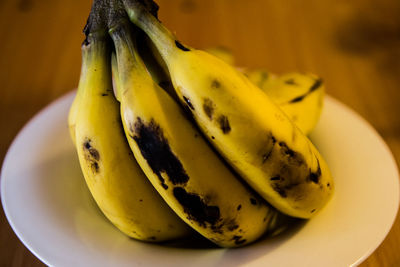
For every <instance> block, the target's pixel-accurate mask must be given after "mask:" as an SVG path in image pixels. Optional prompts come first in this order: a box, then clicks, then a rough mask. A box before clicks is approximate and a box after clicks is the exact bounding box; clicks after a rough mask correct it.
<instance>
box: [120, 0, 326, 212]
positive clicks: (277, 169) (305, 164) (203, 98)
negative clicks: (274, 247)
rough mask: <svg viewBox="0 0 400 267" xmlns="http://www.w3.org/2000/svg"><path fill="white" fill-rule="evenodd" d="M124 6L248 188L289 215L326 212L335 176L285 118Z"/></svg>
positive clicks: (134, 7) (128, 1)
mask: <svg viewBox="0 0 400 267" xmlns="http://www.w3.org/2000/svg"><path fill="white" fill-rule="evenodd" d="M123 2H124V5H125V8H126V11H127V13H128V15H129V17H130V19H131V21H132V22H133V23H135V24H136V25H137V26H139V27H140V28H141V29H142V30H143V31H145V32H146V33H147V35H148V36H149V37H150V39H151V40H152V41H153V43H154V44H155V45H156V47H157V49H158V50H159V52H160V54H161V56H162V57H163V59H164V61H165V62H166V65H167V66H168V70H169V73H170V76H171V79H172V83H173V85H174V88H175V90H176V92H177V95H178V96H179V99H180V100H181V102H182V103H183V104H185V105H186V106H187V107H188V109H189V110H190V111H191V112H192V115H193V118H194V119H195V121H196V122H197V124H198V126H199V127H200V128H201V129H202V131H203V133H204V135H205V136H207V137H208V139H209V141H210V142H211V143H212V144H213V145H214V146H215V147H216V148H217V150H218V151H219V152H220V153H221V154H222V155H223V157H224V158H225V159H226V160H227V161H228V162H229V163H230V164H231V165H232V166H233V167H234V168H235V170H236V171H237V172H238V173H239V174H240V175H241V176H242V177H243V178H244V179H245V180H246V181H247V182H248V183H249V185H250V186H251V187H252V188H253V189H255V190H256V191H257V192H258V193H259V194H261V195H262V196H263V197H264V198H265V199H266V200H267V201H268V202H269V203H271V204H272V205H273V206H274V207H276V208H277V209H278V210H280V211H282V212H284V213H286V214H288V215H291V216H295V217H300V218H310V217H312V216H313V215H314V214H315V213H316V212H317V211H319V210H321V209H322V207H324V205H325V204H326V203H327V201H328V200H329V198H330V196H331V193H332V189H333V181H332V177H331V174H330V171H329V169H328V166H327V164H326V162H325V160H324V159H323V158H322V156H321V155H320V153H319V152H318V151H317V149H316V148H315V147H314V146H313V144H312V143H311V142H310V141H309V139H308V138H307V137H306V136H305V135H304V134H303V133H302V132H301V131H300V130H299V129H298V128H297V127H296V126H295V125H294V124H293V123H292V121H291V120H290V119H289V118H288V117H287V115H286V114H284V113H283V111H282V110H281V109H279V108H278V106H276V105H275V104H274V103H273V102H272V101H271V100H270V99H269V97H268V96H267V95H266V94H265V93H264V92H263V91H262V90H260V89H259V88H258V87H256V86H255V85H254V84H253V83H252V82H250V81H249V80H248V79H247V78H246V77H245V76H244V75H243V74H241V73H240V72H239V71H237V70H236V69H234V68H233V67H232V66H230V65H228V64H226V63H225V62H223V61H222V60H220V59H218V58H216V57H214V56H212V55H210V54H208V53H206V52H203V51H200V50H195V49H192V48H189V47H187V46H185V45H183V44H182V43H180V42H179V41H178V40H176V38H175V37H174V36H173V35H172V33H171V32H170V31H169V30H168V29H166V28H165V27H164V26H163V25H162V24H161V22H160V21H158V20H157V19H155V18H154V17H153V16H152V15H150V14H149V13H148V12H147V11H146V10H145V9H144V7H143V6H142V4H141V3H140V1H137V0H123ZM125 116H126V115H125ZM126 117H127V116H126ZM129 119H130V120H133V119H135V117H131V118H129ZM133 123H134V121H133ZM133 125H134V124H133ZM233 199H236V198H233Z"/></svg>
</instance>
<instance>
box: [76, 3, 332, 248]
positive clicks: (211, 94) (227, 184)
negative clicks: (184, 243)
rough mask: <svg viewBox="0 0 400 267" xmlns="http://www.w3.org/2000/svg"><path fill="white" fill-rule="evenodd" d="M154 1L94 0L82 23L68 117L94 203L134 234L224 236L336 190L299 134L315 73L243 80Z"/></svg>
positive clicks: (239, 235)
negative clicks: (198, 46)
mask: <svg viewBox="0 0 400 267" xmlns="http://www.w3.org/2000/svg"><path fill="white" fill-rule="evenodd" d="M157 10H158V6H157V5H156V4H155V3H154V2H152V1H151V0H94V3H93V6H92V10H91V12H90V15H89V18H88V22H87V25H86V27H85V30H84V33H85V34H86V39H85V41H84V42H83V44H82V70H81V77H80V81H79V86H78V92H77V95H76V97H75V100H74V102H73V104H72V106H71V109H70V113H69V118H68V120H69V129H70V134H71V138H72V140H73V141H74V144H75V146H76V150H77V154H78V157H79V162H80V165H81V169H82V172H83V174H84V177H85V180H86V183H87V185H88V187H89V189H90V192H91V194H92V195H93V197H94V199H95V201H96V203H97V204H98V206H99V208H100V209H101V210H102V212H103V213H104V214H105V216H106V217H107V218H108V219H109V220H110V221H111V222H112V223H113V224H114V225H115V226H116V227H117V228H118V229H120V230H121V231H122V232H124V233H125V234H126V235H128V236H130V237H132V238H135V239H138V240H143V241H149V242H161V241H167V240H173V239H180V238H185V237H187V236H189V235H193V234H194V233H195V232H197V233H199V234H201V235H202V236H204V237H205V238H207V239H208V240H210V241H212V242H214V243H215V244H217V245H219V246H222V247H237V246H243V245H246V244H249V243H251V242H253V241H255V240H257V239H258V238H260V237H261V236H263V235H265V234H271V235H272V234H276V233H278V232H280V231H282V230H283V229H284V228H285V227H286V226H287V224H288V222H289V221H290V220H291V218H303V219H307V218H311V217H312V216H313V215H314V214H315V213H317V211H319V210H320V209H322V208H323V206H324V205H325V204H326V203H327V201H328V200H329V198H330V196H331V194H332V190H333V181H332V178H331V175H330V172H329V170H328V167H327V164H326V163H325V161H324V159H323V158H322V157H321V155H320V154H319V152H318V151H317V149H316V148H315V147H314V146H313V144H312V143H311V142H310V141H309V139H308V138H307V137H306V134H307V133H309V132H310V131H311V130H312V128H313V127H314V126H315V123H316V122H317V120H318V117H319V113H320V110H321V108H322V96H323V86H322V83H321V81H320V79H318V78H317V77H315V76H310V75H301V74H296V73H294V74H287V75H284V76H281V77H275V78H274V76H272V75H268V74H267V73H266V72H263V71H256V72H250V73H247V76H249V78H250V80H252V81H253V82H252V81H250V80H249V78H247V77H246V75H244V74H242V73H240V72H239V71H237V70H236V69H235V68H234V67H233V66H231V65H230V64H228V63H226V62H224V61H223V60H221V59H219V58H217V57H216V56H212V55H210V54H209V53H206V52H203V51H200V50H195V49H193V48H190V47H188V46H186V45H184V44H182V43H181V42H179V41H178V40H177V39H176V38H175V36H174V35H173V34H171V32H170V31H169V30H168V29H166V28H165V27H164V26H163V25H162V24H161V22H160V21H159V20H158V19H157ZM256 84H257V85H258V86H257V85H256ZM260 88H261V89H260ZM285 112H286V113H285ZM295 122H297V126H296V125H295ZM299 128H300V129H299ZM193 230H195V231H193Z"/></svg>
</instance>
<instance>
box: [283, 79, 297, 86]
mask: <svg viewBox="0 0 400 267" xmlns="http://www.w3.org/2000/svg"><path fill="white" fill-rule="evenodd" d="M285 83H286V84H289V85H298V84H297V83H296V82H295V81H294V79H293V78H291V79H287V80H286V81H285Z"/></svg>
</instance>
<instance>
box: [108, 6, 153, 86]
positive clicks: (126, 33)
mask: <svg viewBox="0 0 400 267" xmlns="http://www.w3.org/2000/svg"><path fill="white" fill-rule="evenodd" d="M117 1H118V0H111V1H110V12H109V14H108V27H109V30H108V32H109V34H110V36H111V38H112V40H113V42H114V47H115V51H116V54H117V63H118V64H117V68H118V74H119V75H118V76H119V82H120V83H121V88H124V85H125V84H131V83H134V82H135V81H133V80H132V79H133V78H134V77H138V76H141V77H142V79H143V78H144V77H146V76H148V77H149V78H150V75H149V73H148V72H147V69H146V66H145V65H144V63H143V61H142V60H141V58H140V56H139V54H138V52H137V44H136V37H137V34H138V33H137V31H136V30H135V29H134V28H132V27H131V25H130V23H129V19H128V17H127V15H126V12H125V9H124V7H123V6H122V5H121V4H120V3H119V2H117ZM118 93H119V94H120V93H121V92H118Z"/></svg>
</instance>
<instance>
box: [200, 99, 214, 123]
mask: <svg viewBox="0 0 400 267" xmlns="http://www.w3.org/2000/svg"><path fill="white" fill-rule="evenodd" d="M203 111H204V113H205V114H206V115H207V117H208V118H209V119H210V120H212V117H213V114H214V103H213V102H212V101H211V99H209V98H206V99H204V102H203Z"/></svg>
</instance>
